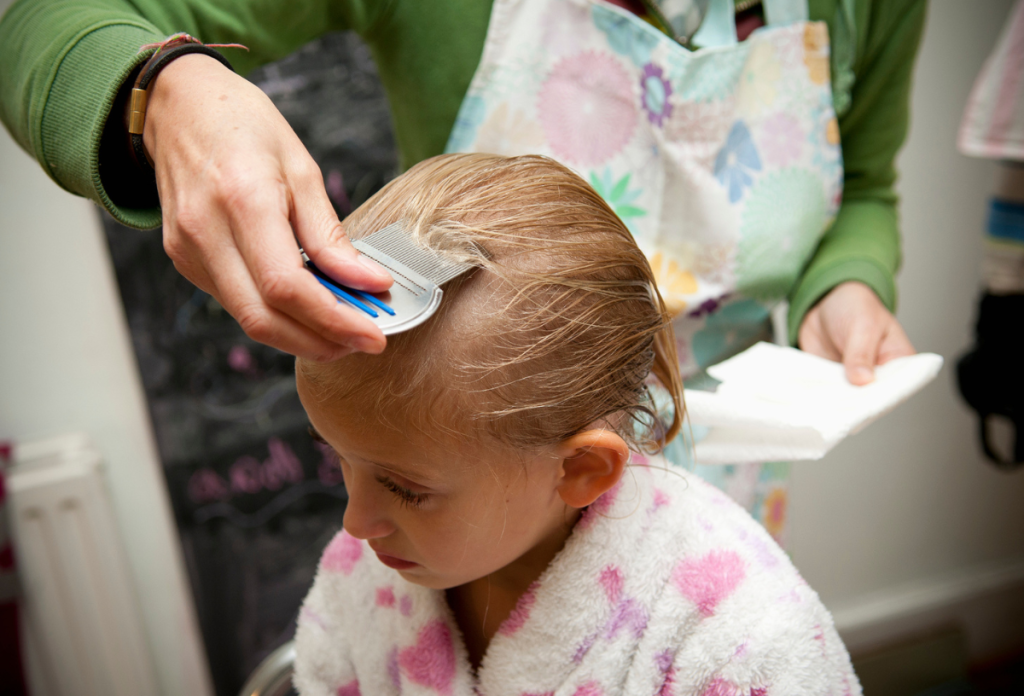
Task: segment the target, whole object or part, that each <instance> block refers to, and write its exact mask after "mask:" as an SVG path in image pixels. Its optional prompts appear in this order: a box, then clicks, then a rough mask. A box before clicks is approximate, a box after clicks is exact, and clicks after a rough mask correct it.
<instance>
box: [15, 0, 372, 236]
mask: <svg viewBox="0 0 1024 696" xmlns="http://www.w3.org/2000/svg"><path fill="white" fill-rule="evenodd" d="M387 5H388V3H387V2H384V1H377V2H375V1H374V0H298V1H296V2H283V1H281V0H131V1H130V2H129V1H128V0H19V2H16V3H15V4H14V5H12V6H11V7H10V8H9V9H8V11H7V12H6V13H5V14H4V16H3V18H2V20H0V66H3V67H2V68H0V120H2V121H3V123H4V125H5V126H6V127H7V129H8V130H9V131H10V133H11V135H12V136H13V137H14V139H15V140H16V141H17V142H18V143H19V144H20V145H21V146H22V147H23V148H24V149H25V150H27V151H28V152H29V153H30V154H32V155H33V156H34V157H35V158H36V160H37V161H38V162H39V163H40V165H42V167H43V169H44V170H45V171H46V173H47V174H48V175H49V176H50V177H51V178H52V179H53V180H54V181H56V182H57V183H58V184H59V185H60V186H61V187H63V188H64V189H66V190H68V191H71V192H72V193H76V194H78V195H81V196H85V197H87V198H90V199H92V200H93V201H96V202H97V203H99V204H100V205H102V206H103V207H104V208H106V209H107V210H108V211H110V213H111V214H112V215H113V216H114V217H115V218H117V219H118V220H119V221H121V222H123V223H125V224H127V225H131V226H133V227H140V228H149V227H155V226H157V225H159V224H160V210H159V209H158V208H126V207H120V206H117V205H115V204H114V203H113V202H112V201H111V200H110V197H109V196H108V195H107V193H106V191H105V190H104V188H103V184H102V182H101V180H100V175H99V161H98V152H99V143H100V137H101V135H102V133H103V127H104V124H105V123H106V121H107V116H108V114H109V113H110V109H111V106H112V104H113V102H114V98H115V97H116V95H117V92H118V90H119V89H120V87H121V85H122V83H123V82H124V80H125V78H126V77H127V76H128V75H129V74H130V73H131V72H132V70H134V69H135V68H136V67H137V66H138V65H139V64H140V63H142V62H144V61H145V60H146V58H148V55H149V53H150V52H143V53H140V52H139V47H140V46H142V45H145V44H148V43H154V42H157V41H161V40H163V39H165V38H166V37H167V36H168V35H170V34H173V33H177V32H186V33H188V34H191V35H192V36H194V37H196V38H198V39H199V40H201V41H204V42H206V43H242V44H244V45H246V46H248V47H249V51H248V52H245V51H243V50H241V49H223V52H224V54H225V56H227V58H228V59H229V60H230V61H231V63H232V65H234V67H235V69H236V70H238V71H239V72H240V73H243V74H244V73H245V72H247V71H249V70H251V69H252V68H254V67H256V66H258V65H261V64H263V63H266V62H269V61H272V60H275V59H277V58H280V57H282V56H285V55H287V54H288V53H291V52H292V51H294V50H295V49H296V48H298V47H299V46H301V45H302V44H304V43H306V42H308V41H310V40H311V39H313V38H315V37H317V36H319V35H321V34H324V33H326V32H328V31H333V30H341V29H353V30H356V31H359V32H364V31H368V30H369V29H370V28H371V27H372V25H373V23H374V22H375V21H376V19H377V17H378V16H379V15H380V14H381V13H382V12H383V11H384V9H385V8H386V7H387Z"/></svg>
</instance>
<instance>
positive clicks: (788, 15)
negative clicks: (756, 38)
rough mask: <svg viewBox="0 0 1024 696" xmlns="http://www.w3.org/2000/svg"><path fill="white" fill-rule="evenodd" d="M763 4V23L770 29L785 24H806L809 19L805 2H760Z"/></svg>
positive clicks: (785, 0) (784, 0) (775, 0)
mask: <svg viewBox="0 0 1024 696" xmlns="http://www.w3.org/2000/svg"><path fill="white" fill-rule="evenodd" d="M762 1H763V3H764V21H765V24H767V25H768V26H771V27H784V26H786V25H787V24H796V23H797V22H806V21H807V20H808V19H809V18H810V13H809V12H808V11H807V0H762Z"/></svg>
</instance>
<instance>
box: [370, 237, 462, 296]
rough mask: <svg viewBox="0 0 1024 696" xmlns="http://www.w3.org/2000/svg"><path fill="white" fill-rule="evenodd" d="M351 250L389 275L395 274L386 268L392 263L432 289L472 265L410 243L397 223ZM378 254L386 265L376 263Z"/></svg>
mask: <svg viewBox="0 0 1024 696" xmlns="http://www.w3.org/2000/svg"><path fill="white" fill-rule="evenodd" d="M353 246H354V247H355V248H356V249H358V250H359V251H361V252H363V253H364V254H366V255H367V256H369V257H370V258H372V259H373V260H374V261H377V263H380V264H381V265H383V266H385V267H386V268H387V269H388V270H390V271H394V270H395V269H393V268H391V267H390V266H388V263H389V262H390V261H391V260H392V259H393V260H394V261H397V262H398V263H399V264H401V265H403V266H405V268H406V269H408V270H410V271H412V272H413V273H415V274H417V275H420V276H422V277H423V278H426V279H427V280H428V281H430V282H431V283H433V284H435V285H444V284H445V283H447V282H448V281H449V280H451V279H452V278H454V277H456V276H458V275H461V274H462V273H464V272H466V271H467V270H469V269H470V268H472V265H470V264H468V263H460V262H457V261H452V260H450V259H446V258H445V257H444V256H442V255H441V254H439V253H437V252H436V251H434V250H432V249H426V248H424V247H421V246H419V245H418V244H416V242H414V241H412V238H411V237H410V236H409V233H408V232H406V231H405V228H404V227H403V226H402V225H401V223H395V224H393V225H389V226H388V227H385V228H384V229H382V230H378V231H377V232H374V233H373V234H371V235H369V236H367V237H363V238H362V239H360V240H358V241H356V242H353ZM374 252H379V253H374ZM381 254H383V255H384V256H386V257H387V259H386V261H381V260H380V259H378V256H379V255H381Z"/></svg>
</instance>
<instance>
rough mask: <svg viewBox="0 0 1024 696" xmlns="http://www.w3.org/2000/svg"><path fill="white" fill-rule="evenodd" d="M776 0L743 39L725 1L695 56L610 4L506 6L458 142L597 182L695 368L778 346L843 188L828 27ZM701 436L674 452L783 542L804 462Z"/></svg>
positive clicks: (541, 1)
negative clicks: (695, 450)
mask: <svg viewBox="0 0 1024 696" xmlns="http://www.w3.org/2000/svg"><path fill="white" fill-rule="evenodd" d="M672 1H673V0H662V3H661V5H662V9H665V8H666V7H667V6H668V5H671V4H672ZM675 1H676V2H678V0H675ZM764 4H765V15H766V20H767V26H764V27H762V28H760V29H757V30H755V31H754V32H753V34H751V35H750V37H749V38H748V39H747V40H746V41H743V42H742V43H740V42H738V41H737V39H736V29H735V16H734V13H733V6H732V0H710V2H709V4H708V6H707V11H706V14H705V15H704V18H703V22H702V23H701V25H700V29H699V30H698V31H697V33H696V34H695V35H694V36H693V39H692V43H693V44H694V45H696V46H698V47H699V48H698V49H696V50H689V49H687V48H685V47H683V46H682V45H681V44H680V43H678V42H677V41H676V40H674V39H673V38H671V37H669V36H668V35H666V34H664V33H662V32H660V31H659V30H657V29H655V28H654V27H653V26H651V25H650V24H648V23H647V22H645V21H644V20H642V19H640V18H639V17H637V16H635V15H633V14H632V13H630V12H628V11H626V10H623V9H621V8H619V7H616V6H613V5H611V4H608V3H606V2H603V0H495V1H494V7H493V9H492V13H491V20H490V27H489V29H488V34H487V40H486V43H485V46H484V51H483V55H482V57H481V61H480V65H479V66H478V68H477V71H476V74H475V76H474V78H473V81H472V83H471V84H470V87H469V90H468V92H467V95H466V98H465V100H464V102H463V104H462V107H461V109H460V111H459V115H458V118H457V120H456V124H455V127H454V129H453V131H452V133H451V136H450V138H449V141H448V146H447V151H448V152H491V153H495V154H501V155H509V156H511V155H521V154H528V153H535V154H544V155H548V156H550V157H552V158H554V159H556V160H558V161H560V162H562V163H564V164H566V165H567V166H569V167H571V168H572V169H574V170H575V171H576V172H578V173H579V174H580V175H581V176H583V177H584V178H585V179H587V180H588V181H589V182H590V183H591V184H592V185H593V186H594V188H595V189H596V190H597V191H598V192H599V193H600V194H601V196H602V197H603V198H604V199H605V200H606V201H607V202H608V203H609V205H611V207H612V208H613V209H614V210H615V211H616V213H618V215H619V217H620V218H622V220H623V222H625V223H626V225H627V227H629V229H630V230H631V231H632V233H633V235H634V237H635V238H636V241H637V243H638V244H639V246H640V248H641V249H642V250H643V251H644V252H645V254H646V255H647V257H648V259H649V260H650V262H651V265H652V267H653V270H654V273H655V276H656V278H657V281H658V286H659V289H660V290H661V292H662V295H663V296H664V298H665V301H666V303H667V304H668V307H669V309H670V311H672V313H673V316H674V317H675V318H674V328H675V332H676V338H677V342H678V349H679V359H680V368H681V370H682V373H683V375H684V377H693V376H695V375H699V374H700V373H701V371H702V370H703V368H705V367H707V366H708V365H712V364H715V363H717V362H719V361H721V360H724V359H725V358H728V357H730V356H732V355H734V354H736V353H738V352H740V351H742V350H744V349H745V348H747V347H748V346H750V345H752V344H753V343H754V342H756V341H758V340H763V339H768V340H770V336H771V328H770V327H771V323H770V312H771V309H772V308H773V306H775V305H776V304H777V303H779V302H780V301H782V300H784V299H785V298H786V296H787V295H788V293H789V292H790V290H791V289H792V287H793V286H794V284H795V283H796V281H797V279H798V278H799V276H800V273H801V271H802V269H803V268H804V266H805V265H806V264H807V262H808V261H809V260H810V258H811V256H812V254H813V253H814V250H815V249H816V247H817V245H818V242H819V240H820V239H821V237H822V235H823V234H824V233H825V231H826V230H827V229H828V227H829V225H830V224H831V222H832V220H833V219H834V217H835V215H836V212H837V210H838V208H839V203H840V200H841V197H842V173H843V166H842V155H841V152H840V147H839V127H838V123H837V121H836V116H835V112H834V110H833V106H832V91H831V85H830V81H829V43H828V30H827V27H826V25H825V24H824V23H822V22H809V21H807V3H806V0H764ZM691 384H692V380H691ZM690 444H691V443H687V442H681V443H678V444H675V445H674V446H672V447H671V448H670V449H669V450H668V451H667V452H666V454H667V456H668V457H669V458H670V459H671V460H673V461H675V462H676V463H678V464H683V465H687V466H689V467H690V468H695V469H696V470H697V471H698V473H700V474H701V475H702V476H704V477H705V478H707V479H709V480H711V481H712V482H713V483H716V484H718V485H719V486H721V487H722V488H724V489H725V490H726V491H727V492H729V493H730V494H732V495H733V496H734V497H736V498H737V499H738V500H739V501H740V502H741V504H745V505H746V506H747V507H748V509H751V510H752V512H754V513H755V516H758V517H759V518H760V519H762V521H763V522H765V526H766V527H768V529H769V531H771V532H773V533H774V534H776V536H778V535H779V534H780V533H781V530H782V522H783V520H784V517H785V492H786V489H785V480H786V478H787V471H788V469H787V468H786V467H785V466H782V465H766V466H764V467H762V466H760V465H739V466H727V467H706V466H700V465H694V464H693V462H692V461H691V460H690V458H689V456H688V454H687V452H688V451H689V450H690V447H689V445H690Z"/></svg>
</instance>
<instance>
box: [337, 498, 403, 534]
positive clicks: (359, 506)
mask: <svg viewBox="0 0 1024 696" xmlns="http://www.w3.org/2000/svg"><path fill="white" fill-rule="evenodd" d="M382 503H383V501H379V500H374V496H373V495H372V494H369V492H367V491H359V490H352V489H351V488H350V489H349V492H348V505H347V506H346V507H345V518H344V521H343V525H344V527H345V531H347V532H348V533H349V534H351V535H352V536H354V537H355V538H356V539H379V538H381V537H386V536H388V535H389V534H391V533H392V532H393V531H394V530H395V527H394V525H393V524H392V523H391V520H390V519H388V517H387V515H386V514H385V513H384V512H383V510H384V505H383V504H382Z"/></svg>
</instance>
